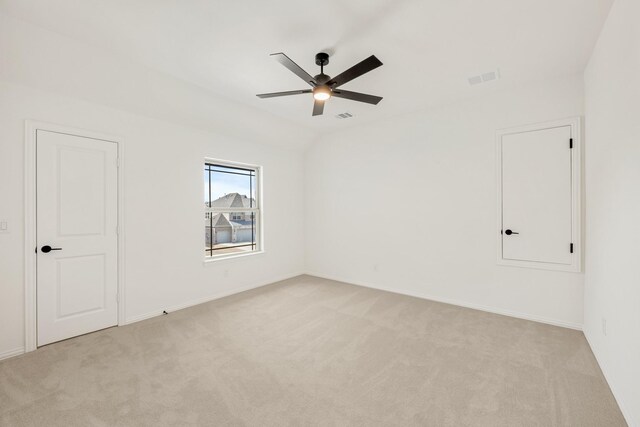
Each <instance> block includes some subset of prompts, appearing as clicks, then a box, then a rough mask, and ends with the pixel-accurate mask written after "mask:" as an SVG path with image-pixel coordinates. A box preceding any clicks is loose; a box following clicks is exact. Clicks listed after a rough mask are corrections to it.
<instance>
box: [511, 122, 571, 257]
mask: <svg viewBox="0 0 640 427" xmlns="http://www.w3.org/2000/svg"><path fill="white" fill-rule="evenodd" d="M570 139H571V127H570V126H561V127H556V128H551V129H540V130H535V131H529V132H521V133H513V134H507V135H504V136H503V137H502V145H501V147H502V257H503V258H504V259H509V260H522V261H532V262H538V263H552V264H568V265H569V264H571V263H572V260H573V254H572V245H571V243H572V236H571V234H572V193H571V192H572V181H571V180H572V171H571V167H572V166H571V164H572V162H571V155H572V153H571V149H570Z"/></svg>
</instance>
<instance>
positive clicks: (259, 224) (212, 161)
mask: <svg viewBox="0 0 640 427" xmlns="http://www.w3.org/2000/svg"><path fill="white" fill-rule="evenodd" d="M208 164H209V165H215V166H220V167H226V168H236V169H245V170H252V171H254V173H255V175H254V180H255V207H252V208H238V207H235V208H213V207H208V206H206V203H205V204H204V205H205V206H204V214H205V216H206V214H207V213H211V214H212V215H215V214H218V213H228V214H232V213H240V212H246V213H254V216H255V227H256V230H255V236H256V237H255V239H256V240H255V249H254V250H252V251H248V252H239V253H226V254H219V255H209V254H208V252H209V251H207V250H206V249H205V253H204V262H205V263H210V262H216V261H222V260H228V259H234V258H242V257H246V256H251V255H259V254H262V253H264V252H265V250H264V233H263V228H264V227H263V216H264V205H263V200H262V172H263V168H262V166H260V165H254V164H248V163H240V162H235V161H230V160H223V159H216V158H212V157H205V158H204V165H203V166H205V167H206V166H207V165H208ZM203 187H204V189H206V183H205V182H204V181H203ZM248 197H252V195H251V194H249V195H248ZM205 247H206V246H205Z"/></svg>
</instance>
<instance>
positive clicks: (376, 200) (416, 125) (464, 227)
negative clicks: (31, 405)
mask: <svg viewBox="0 0 640 427" xmlns="http://www.w3.org/2000/svg"><path fill="white" fill-rule="evenodd" d="M470 90H472V89H470ZM383 102H384V101H383ZM582 113H583V85H582V78H581V76H572V77H568V78H564V79H558V80H554V81H548V82H539V83H536V84H531V85H528V86H527V87H525V88H513V89H510V90H505V91H502V92H499V93H495V94H493V95H489V96H486V97H482V98H478V99H471V100H467V101H463V102H458V103H456V104H454V105H449V106H445V107H442V108H439V109H434V110H429V111H423V112H419V113H415V114H411V115H407V116H401V117H394V118H390V119H388V120H385V121H383V122H378V123H376V124H373V125H369V126H366V127H359V128H354V129H352V130H347V131H343V132H340V133H334V134H331V135H328V136H325V137H323V138H322V139H320V140H319V141H318V143H316V144H314V145H313V147H312V148H310V149H309V151H308V153H307V157H306V169H307V171H306V172H307V190H306V194H307V226H306V236H307V270H308V271H309V272H310V273H311V274H316V275H320V276H325V277H331V278H336V279H340V280H344V281H346V282H352V283H357V284H364V285H369V286H373V287H379V288H384V289H388V290H392V291H397V292H403V293H408V294H412V295H417V296H423V297H426V298H431V299H437V300H443V301H449V302H453V303H456V304H461V305H467V306H472V307H477V308H483V309H487V310H491V311H496V312H501V313H508V314H513V315H516V316H523V317H527V318H532V319H538V320H542V321H546V322H550V323H556V324H560V325H566V326H572V327H578V328H579V327H581V325H582V320H583V319H582V313H583V275H582V274H575V273H565V272H553V271H544V270H533V269H523V268H515V267H504V266H498V265H496V233H497V232H499V230H497V229H496V197H497V194H496V174H495V173H496V160H495V159H496V156H495V131H496V129H499V128H504V127H510V126H517V125H522V124H528V123H535V122H540V121H546V120H553V119H559V118H565V117H569V116H578V115H581V114H582Z"/></svg>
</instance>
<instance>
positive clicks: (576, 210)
mask: <svg viewBox="0 0 640 427" xmlns="http://www.w3.org/2000/svg"><path fill="white" fill-rule="evenodd" d="M563 126H569V127H570V128H571V137H572V139H573V148H572V153H571V185H572V189H571V194H572V198H571V199H572V200H571V236H572V240H573V248H574V249H573V250H574V255H575V256H574V257H573V262H572V263H571V264H566V265H565V264H554V263H546V262H535V261H521V260H511V259H505V258H503V256H502V234H501V230H502V137H503V136H504V135H509V134H514V133H522V132H530V131H536V130H543V129H551V128H557V127H563ZM582 164H583V159H582V120H581V118H580V117H570V118H566V119H561V120H554V121H549V122H543V123H535V124H530V125H525V126H517V127H512V128H507V129H499V130H498V131H496V188H497V192H496V194H497V210H496V224H497V226H496V231H495V233H496V255H497V263H498V265H506V266H512V267H526V268H535V269H542V270H556V271H568V272H576V273H579V272H581V271H582V262H583V258H582V257H583V250H582V233H583V226H582V217H583V206H582V179H583V178H582Z"/></svg>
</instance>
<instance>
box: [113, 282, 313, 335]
mask: <svg viewBox="0 0 640 427" xmlns="http://www.w3.org/2000/svg"><path fill="white" fill-rule="evenodd" d="M303 274H305V273H304V272H296V273H290V274H286V275H283V276H280V277H275V278H273V279H270V280H267V281H260V282H258V283H254V284H251V285H248V286H243V287H241V288H237V289H233V290H231V291H226V292H220V293H217V294H214V295H209V296H206V297H204V298H199V299H195V300H191V301H188V302H184V303H181V304H176V305H172V306H170V307H163V308H161V309H158V310H155V311H152V312H150V313H145V314H140V315H137V316H132V317H129V318H127V319H126V321H125V323H124V324H125V325H129V324H131V323H136V322H140V321H142V320H146V319H150V318H152V317H156V316H161V315H162V314H163V311H165V310H166V311H167V312H168V313H172V312H174V311H178V310H182V309H183V308H188V307H193V306H194V305H199V304H204V303H205V302H209V301H213V300H217V299H220V298H224V297H228V296H231V295H235V294H239V293H241V292H246V291H250V290H252V289H257V288H261V287H263V286H267V285H271V284H273V283H276V282H280V281H282V280H287V279H291V278H292V277H297V276H301V275H303Z"/></svg>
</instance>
